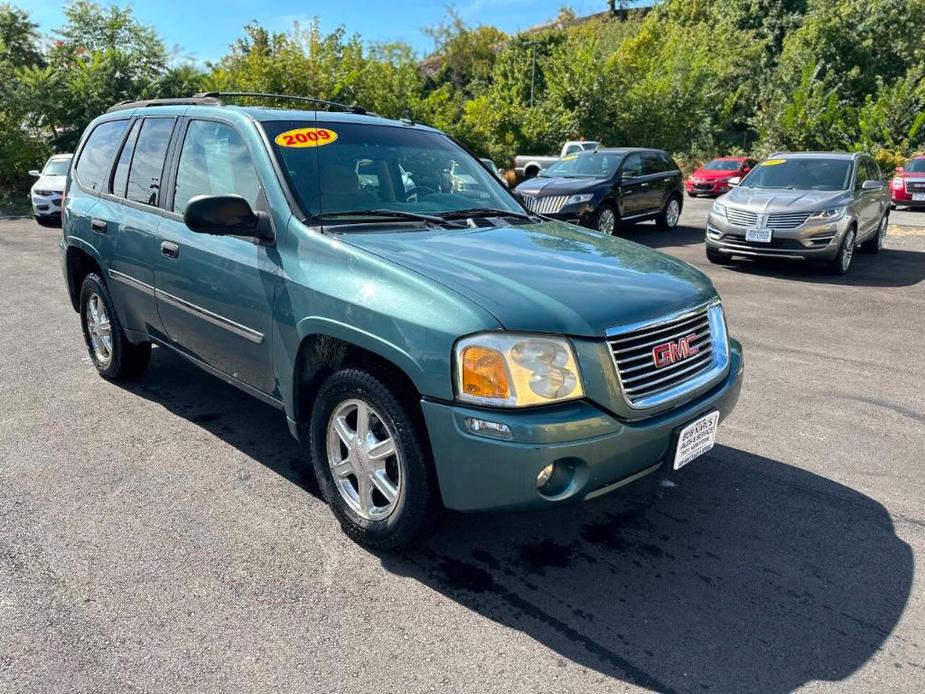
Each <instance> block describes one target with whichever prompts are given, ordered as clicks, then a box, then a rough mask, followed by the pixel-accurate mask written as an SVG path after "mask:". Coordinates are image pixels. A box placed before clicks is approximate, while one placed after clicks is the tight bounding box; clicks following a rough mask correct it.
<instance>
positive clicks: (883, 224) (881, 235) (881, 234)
mask: <svg viewBox="0 0 925 694" xmlns="http://www.w3.org/2000/svg"><path fill="white" fill-rule="evenodd" d="M889 224H890V222H889V217H888V216H887V215H883V219H881V220H880V228H879V229H877V240H876V241H875V243H876V244H877V250H878V251H879V250H882V249H883V241H884V240H885V238H886V230H887V227H888V226H889Z"/></svg>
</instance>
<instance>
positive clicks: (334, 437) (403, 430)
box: [309, 369, 440, 551]
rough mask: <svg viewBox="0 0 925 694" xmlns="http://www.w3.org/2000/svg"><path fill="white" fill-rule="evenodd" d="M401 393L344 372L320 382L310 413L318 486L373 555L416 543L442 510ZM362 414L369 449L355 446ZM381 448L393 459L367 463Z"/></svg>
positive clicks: (420, 431) (421, 437)
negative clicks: (387, 444) (387, 448)
mask: <svg viewBox="0 0 925 694" xmlns="http://www.w3.org/2000/svg"><path fill="white" fill-rule="evenodd" d="M406 390H407V389H406V388H403V387H402V386H401V385H399V384H398V383H397V379H395V377H394V376H392V375H391V374H390V373H388V372H377V373H375V374H373V373H370V372H367V371H363V370H360V369H345V370H343V371H338V372H336V373H334V374H332V375H331V376H330V377H328V379H327V380H325V382H324V383H323V384H322V385H321V387H320V389H319V390H318V393H317V395H316V397H315V402H314V407H313V408H312V414H311V423H310V433H309V447H310V450H311V458H312V465H313V466H314V469H315V474H316V477H317V479H318V486H319V487H320V489H321V492H322V494H323V495H324V498H325V500H326V501H327V502H328V505H329V506H330V507H331V510H332V511H333V513H334V515H335V517H336V518H337V520H338V521H339V522H340V525H341V528H343V530H344V532H345V533H346V534H347V535H348V536H349V537H350V538H352V539H353V540H354V541H356V542H358V543H360V544H363V545H366V546H368V547H371V548H374V549H378V550H385V551H394V550H398V549H401V548H403V547H406V546H408V545H409V544H411V543H412V542H414V541H416V540H418V539H420V538H421V537H422V535H423V534H424V532H425V531H426V530H428V529H430V528H431V527H433V525H434V520H435V517H436V515H437V514H438V512H439V509H440V503H439V493H438V491H437V485H436V478H435V475H434V467H433V461H432V457H431V454H430V446H429V442H428V440H427V435H426V429H425V427H424V424H423V421H422V419H421V417H420V414H419V413H418V412H417V410H416V404H415V403H414V402H413V401H411V400H409V399H407V398H404V397H402V395H401V394H402V393H403V392H404V391H406ZM363 408H365V412H366V413H367V415H366V417H367V418H366V420H365V421H366V422H367V424H366V426H365V430H366V431H367V432H368V435H367V436H366V437H365V441H366V443H365V444H362V443H354V442H355V441H358V437H357V432H358V431H360V430H361V428H362V427H361V424H360V422H361V416H362V414H361V413H362V412H363V411H364V410H363ZM337 422H340V423H339V424H338V423H337ZM370 436H372V438H373V440H374V442H375V443H374V444H370V443H369V437H370ZM386 440H390V441H391V442H392V446H391V449H392V451H393V452H392V453H391V454H390V455H387V456H385V457H383V459H382V461H381V463H379V462H377V461H375V460H373V461H371V460H369V458H368V455H369V452H370V451H372V450H373V449H375V448H376V447H380V448H381V447H382V445H383V444H384V443H385V442H386ZM348 441H349V443H348ZM335 468H338V472H335ZM358 472H359V473H360V474H358ZM386 489H389V494H390V495H392V497H393V498H392V499H389V498H388V496H386V495H385V493H384V492H385V490H386Z"/></svg>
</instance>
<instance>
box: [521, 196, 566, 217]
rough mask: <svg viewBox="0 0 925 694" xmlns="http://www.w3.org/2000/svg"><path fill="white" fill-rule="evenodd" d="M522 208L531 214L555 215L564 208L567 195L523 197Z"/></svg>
mask: <svg viewBox="0 0 925 694" xmlns="http://www.w3.org/2000/svg"><path fill="white" fill-rule="evenodd" d="M523 199H524V206H525V207H526V208H527V209H528V210H530V211H531V212H536V213H538V214H555V213H556V212H558V211H559V210H561V209H562V208H563V207H564V206H565V201H566V200H567V199H568V196H567V195H550V196H546V197H543V198H538V197H535V196H533V195H524V196H523Z"/></svg>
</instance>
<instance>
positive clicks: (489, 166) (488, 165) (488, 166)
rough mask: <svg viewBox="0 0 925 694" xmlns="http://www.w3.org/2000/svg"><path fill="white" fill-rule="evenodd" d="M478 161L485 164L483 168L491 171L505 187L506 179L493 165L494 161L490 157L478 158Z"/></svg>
mask: <svg viewBox="0 0 925 694" xmlns="http://www.w3.org/2000/svg"><path fill="white" fill-rule="evenodd" d="M479 161H480V162H482V163H483V164H484V165H485V168H486V169H488V170H489V171H491V172H492V173H493V174H494V175H495V177H496V178H497V179H498V180H499V181H501V185H503V186H504V187H505V188H507V179H506V178H505V177H504V175H503V174H502V173H501V169H499V168H498V167H497V166H495V162H493V161H492V160H491V159H485V158H482V159H479Z"/></svg>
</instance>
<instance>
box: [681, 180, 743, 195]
mask: <svg viewBox="0 0 925 694" xmlns="http://www.w3.org/2000/svg"><path fill="white" fill-rule="evenodd" d="M684 188H685V189H686V190H687V192H688V193H691V194H692V195H722V194H723V193H728V192H729V191H730V190H732V189H731V188H730V187H729V181H698V182H694V181H691V180H690V179H688V180H687V181H685V182H684Z"/></svg>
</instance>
